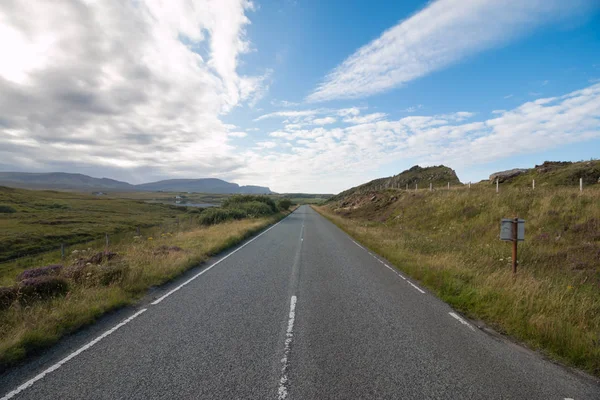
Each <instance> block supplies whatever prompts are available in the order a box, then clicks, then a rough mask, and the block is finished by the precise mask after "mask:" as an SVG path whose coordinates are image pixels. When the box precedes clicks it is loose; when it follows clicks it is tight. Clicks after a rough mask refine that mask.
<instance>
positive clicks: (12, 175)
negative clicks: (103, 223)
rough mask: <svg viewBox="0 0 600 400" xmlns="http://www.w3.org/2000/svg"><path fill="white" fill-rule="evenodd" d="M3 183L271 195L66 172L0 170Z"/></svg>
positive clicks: (213, 184) (234, 187) (217, 182)
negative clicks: (94, 176) (132, 182)
mask: <svg viewBox="0 0 600 400" xmlns="http://www.w3.org/2000/svg"><path fill="white" fill-rule="evenodd" d="M0 186H8V187H17V188H24V189H69V190H80V191H90V190H96V191H147V192H156V191H163V192H198V193H223V194H230V193H231V194H234V193H241V194H269V193H272V192H271V190H270V189H269V188H268V187H262V186H240V185H238V184H237V183H230V182H226V181H223V180H221V179H215V178H206V179H168V180H164V181H158V182H150V183H143V184H141V185H132V184H130V183H127V182H121V181H117V180H114V179H108V178H92V177H91V176H87V175H82V174H68V173H64V172H50V173H29V172H0Z"/></svg>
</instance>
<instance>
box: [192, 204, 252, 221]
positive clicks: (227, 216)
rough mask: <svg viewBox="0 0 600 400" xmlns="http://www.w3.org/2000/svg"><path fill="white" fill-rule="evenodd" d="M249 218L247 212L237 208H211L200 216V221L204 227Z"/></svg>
mask: <svg viewBox="0 0 600 400" xmlns="http://www.w3.org/2000/svg"><path fill="white" fill-rule="evenodd" d="M247 216H248V214H247V213H246V212H244V211H243V210H239V209H235V208H229V209H225V208H210V209H208V210H205V211H204V212H203V213H202V214H201V215H200V218H199V221H200V223H201V224H202V225H215V224H219V223H221V222H225V221H229V220H232V219H243V218H246V217H247Z"/></svg>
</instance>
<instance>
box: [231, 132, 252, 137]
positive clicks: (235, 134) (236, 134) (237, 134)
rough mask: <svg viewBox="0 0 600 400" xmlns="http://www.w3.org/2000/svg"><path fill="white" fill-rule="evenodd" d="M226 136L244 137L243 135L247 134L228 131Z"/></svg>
mask: <svg viewBox="0 0 600 400" xmlns="http://www.w3.org/2000/svg"><path fill="white" fill-rule="evenodd" d="M228 136H231V137H237V138H244V137H246V136H248V134H247V133H246V132H229V133H228Z"/></svg>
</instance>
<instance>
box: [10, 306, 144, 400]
mask: <svg viewBox="0 0 600 400" xmlns="http://www.w3.org/2000/svg"><path fill="white" fill-rule="evenodd" d="M146 310H147V308H143V309H141V310H140V311H138V312H136V313H135V314H133V315H132V316H131V317H129V318H127V319H125V320H123V321H121V323H119V324H118V325H116V326H114V327H113V328H111V329H109V330H107V331H106V332H104V333H103V334H102V335H100V336H98V337H97V338H96V339H94V340H92V341H91V342H89V343H88V344H86V345H85V346H83V347H81V348H79V350H76V351H74V352H73V353H71V354H69V355H68V356H67V357H65V358H63V359H62V360H60V361H59V362H57V363H56V364H54V365H53V366H51V367H50V368H48V369H46V370H44V371H43V372H41V373H40V374H38V375H36V376H35V377H34V378H32V379H30V380H28V381H27V382H25V383H23V384H22V385H21V386H19V387H18V388H16V389H15V390H13V391H11V392H9V393H7V394H6V395H4V397H2V398H1V399H0V400H8V399H10V398H13V397H14V396H16V395H17V394H19V393H21V392H22V391H23V390H25V389H27V388H28V387H30V386H32V385H33V384H34V383H36V382H37V381H39V380H40V379H43V378H44V377H45V376H46V375H48V374H49V373H51V372H54V371H56V370H57V369H59V368H60V367H62V366H63V364H65V363H67V362H69V361H70V360H72V359H73V358H75V357H77V356H78V355H79V354H81V353H83V352H84V351H86V350H88V349H89V348H90V347H92V346H93V345H95V344H96V343H98V342H99V341H101V340H102V339H104V338H105V337H107V336H108V335H110V334H112V333H113V332H115V331H116V330H117V329H119V328H121V327H122V326H124V325H126V324H128V323H129V322H131V321H133V319H134V318H136V317H138V316H139V315H141V314H142V313H143V312H145V311H146Z"/></svg>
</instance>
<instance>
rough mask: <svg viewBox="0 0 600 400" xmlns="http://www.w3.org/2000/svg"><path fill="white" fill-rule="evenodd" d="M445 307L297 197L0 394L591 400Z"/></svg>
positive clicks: (15, 373) (584, 382)
mask: <svg viewBox="0 0 600 400" xmlns="http://www.w3.org/2000/svg"><path fill="white" fill-rule="evenodd" d="M214 263H216V264H214ZM451 313H454V311H453V310H452V309H451V308H450V307H449V306H448V305H446V304H445V303H443V302H442V301H440V300H438V299H437V298H435V297H434V296H433V295H431V294H429V293H428V292H427V291H426V290H424V289H423V288H420V287H419V286H418V285H417V284H416V283H415V282H412V281H411V280H410V279H407V278H406V277H405V276H403V275H402V274H401V273H398V272H397V271H396V270H394V269H393V268H391V267H388V266H386V262H385V261H384V260H380V259H378V258H377V257H376V256H374V255H372V254H370V253H369V252H368V251H367V250H365V249H363V248H362V247H360V245H358V244H356V243H354V242H353V241H352V239H351V238H350V237H348V236H347V235H346V234H345V233H343V232H342V231H341V230H339V229H338V228H337V227H335V226H334V225H333V224H331V223H330V222H329V221H327V220H325V219H324V218H323V217H321V216H320V215H318V214H317V213H316V212H314V211H313V210H312V209H310V208H309V207H307V206H304V207H300V208H299V209H298V210H297V211H295V212H294V213H293V214H291V215H290V216H288V217H287V218H286V219H284V220H282V221H281V222H280V223H279V224H277V225H275V226H274V227H272V228H271V229H269V230H268V231H266V232H264V233H263V234H261V235H260V236H258V237H255V238H254V239H252V240H250V241H249V242H246V243H245V244H244V245H242V247H238V248H237V249H235V250H233V252H232V253H231V252H230V253H226V254H225V255H224V256H221V257H220V258H219V257H217V258H216V259H215V260H213V262H212V263H209V264H207V265H206V266H203V267H201V268H198V269H196V270H195V271H192V272H190V273H189V274H187V275H186V276H184V277H182V279H181V280H179V281H178V282H175V283H174V284H172V285H170V286H168V287H165V288H162V289H161V290H159V291H157V292H155V293H154V294H153V297H152V298H150V299H149V300H148V301H147V302H145V303H143V304H142V305H140V307H139V308H138V309H136V310H131V309H129V310H125V311H124V312H122V313H120V314H117V315H116V316H114V315H113V316H111V317H108V318H107V319H105V320H104V321H103V322H102V323H100V324H99V325H97V326H95V327H92V328H90V329H88V330H85V331H84V332H82V333H80V334H78V335H75V336H72V337H70V338H67V339H66V340H64V341H63V342H62V343H61V344H60V345H58V346H57V347H56V348H55V349H53V350H52V351H50V352H48V353H47V354H46V355H44V356H42V357H40V358H38V359H36V360H34V361H32V362H30V363H28V364H26V365H24V366H22V367H20V368H17V369H15V370H12V371H10V372H8V373H5V374H4V375H2V376H0V378H1V380H0V396H4V397H2V400H4V399H8V398H15V399H17V398H18V399H187V398H189V399H286V398H287V399H429V398H435V399H438V398H439V399H544V400H546V399H560V400H563V399H569V398H570V399H576V400H580V399H595V400H597V399H600V386H599V385H598V382H597V381H595V380H593V379H590V378H589V377H585V376H582V375H580V374H576V373H573V372H571V371H569V370H567V369H565V368H563V367H560V366H558V365H555V364H553V363H551V362H548V361H546V360H544V359H542V358H541V357H539V356H537V355H536V354H534V353H532V352H530V351H527V350H524V349H522V348H520V347H519V346H516V345H514V344H511V343H510V342H509V341H506V340H502V339H499V338H497V337H495V336H493V335H490V334H488V333H486V332H484V331H481V330H479V329H478V328H476V327H475V326H474V325H473V324H471V323H470V322H468V321H466V320H464V319H461V317H460V316H459V315H458V314H456V313H454V315H452V314H451Z"/></svg>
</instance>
